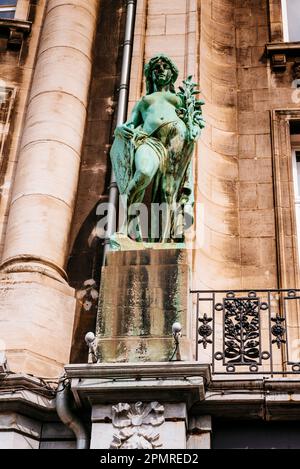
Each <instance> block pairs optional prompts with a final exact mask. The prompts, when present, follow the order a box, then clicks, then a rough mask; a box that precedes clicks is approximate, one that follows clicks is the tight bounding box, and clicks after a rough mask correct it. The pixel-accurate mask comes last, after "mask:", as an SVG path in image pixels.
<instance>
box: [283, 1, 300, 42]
mask: <svg viewBox="0 0 300 469" xmlns="http://www.w3.org/2000/svg"><path fill="white" fill-rule="evenodd" d="M287 2H288V0H281V17H282V34H283V41H284V42H300V36H299V39H298V40H296V41H291V39H290V30H289V20H288V4H287Z"/></svg>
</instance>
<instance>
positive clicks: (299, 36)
mask: <svg viewBox="0 0 300 469" xmlns="http://www.w3.org/2000/svg"><path fill="white" fill-rule="evenodd" d="M281 3H282V21H283V36H284V41H285V42H298V41H300V5H299V3H300V2H299V0H281Z"/></svg>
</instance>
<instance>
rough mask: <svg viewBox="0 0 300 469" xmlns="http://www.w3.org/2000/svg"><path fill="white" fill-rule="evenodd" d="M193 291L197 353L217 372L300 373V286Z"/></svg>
mask: <svg viewBox="0 0 300 469" xmlns="http://www.w3.org/2000/svg"><path fill="white" fill-rule="evenodd" d="M191 294H192V297H193V308H194V312H195V317H196V319H195V322H196V328H195V329H196V337H197V339H196V344H197V345H196V359H197V361H199V362H201V363H211V364H212V373H213V374H215V375H222V374H228V373H230V374H232V375H241V374H249V373H250V374H259V375H279V374H280V375H282V376H286V375H291V374H293V375H298V374H300V290H256V291H242V290H235V291H225V290H218V291H204V290H201V291H200V290H199V291H192V292H191Z"/></svg>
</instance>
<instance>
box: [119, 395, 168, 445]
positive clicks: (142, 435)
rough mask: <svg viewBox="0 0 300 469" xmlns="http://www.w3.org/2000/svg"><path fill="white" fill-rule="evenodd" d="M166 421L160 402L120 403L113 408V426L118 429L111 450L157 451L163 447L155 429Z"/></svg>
mask: <svg viewBox="0 0 300 469" xmlns="http://www.w3.org/2000/svg"><path fill="white" fill-rule="evenodd" d="M164 421H165V418H164V406H162V405H160V404H159V403H158V402H151V403H147V404H143V403H142V402H136V403H135V404H123V403H120V404H118V405H116V406H113V407H112V424H113V426H114V427H115V428H116V429H118V432H117V433H115V434H114V438H113V441H112V443H111V445H110V448H111V449H155V448H158V447H160V446H162V443H160V441H159V438H160V433H159V432H158V431H157V430H156V429H155V428H154V427H159V426H160V425H162V424H163V423H164Z"/></svg>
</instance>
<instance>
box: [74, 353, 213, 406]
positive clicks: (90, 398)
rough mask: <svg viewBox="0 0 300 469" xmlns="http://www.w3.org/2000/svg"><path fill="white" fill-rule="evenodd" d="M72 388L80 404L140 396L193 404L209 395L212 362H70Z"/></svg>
mask: <svg viewBox="0 0 300 469" xmlns="http://www.w3.org/2000/svg"><path fill="white" fill-rule="evenodd" d="M65 371H66V374H67V377H68V378H69V379H70V380H71V390H72V393H73V396H74V399H75V401H76V403H77V405H78V406H79V407H82V406H91V405H95V404H102V403H112V404H113V403H116V402H122V401H123V400H124V390H126V402H134V401H137V400H138V401H140V400H142V401H143V400H145V401H149V400H153V399H155V400H158V401H160V402H166V401H167V402H185V403H186V404H187V406H188V407H191V406H192V405H193V404H195V403H196V402H200V401H202V400H203V399H204V397H205V387H206V385H207V384H208V383H209V382H210V367H209V365H199V364H197V363H195V362H193V363H187V362H170V363H154V362H152V363H121V364H120V363H115V364H96V365H68V366H66V367H65Z"/></svg>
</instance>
